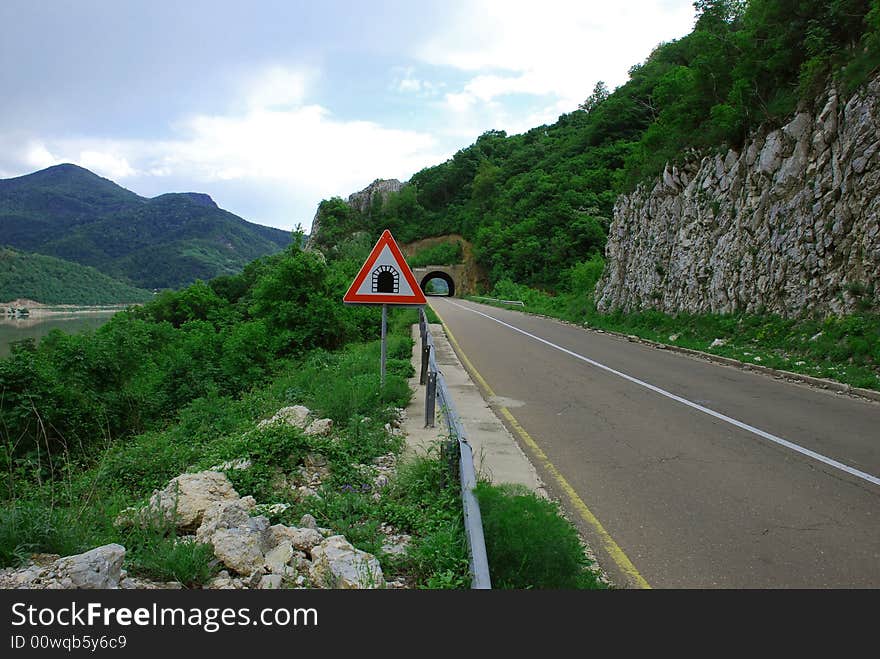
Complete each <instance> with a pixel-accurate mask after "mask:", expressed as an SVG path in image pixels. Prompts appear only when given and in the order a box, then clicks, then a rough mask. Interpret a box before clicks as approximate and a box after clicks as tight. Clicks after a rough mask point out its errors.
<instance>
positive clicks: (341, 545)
mask: <svg viewBox="0 0 880 659" xmlns="http://www.w3.org/2000/svg"><path fill="white" fill-rule="evenodd" d="M311 579H312V584H313V585H314V586H316V587H319V588H339V589H368V588H384V587H385V577H384V576H383V574H382V568H381V567H380V565H379V561H378V560H377V559H376V557H375V556H373V555H372V554H368V553H366V552H363V551H361V550H359V549H355V548H354V547H353V546H352V545H351V543H349V542H348V541H347V540H346V539H345V536H341V535H334V536H331V537H329V538H327V539H326V540H324V542H322V543H321V544H320V545H318V546H317V547H315V548H314V549H313V550H312V568H311Z"/></svg>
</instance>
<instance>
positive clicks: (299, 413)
mask: <svg viewBox="0 0 880 659" xmlns="http://www.w3.org/2000/svg"><path fill="white" fill-rule="evenodd" d="M309 414H311V410H309V408H308V407H304V406H302V405H293V406H292V407H282V408H281V409H280V410H278V411H277V412H276V413H275V414H274V415H273V416H272V417H271V418H269V419H263V420H262V421H260V422H259V423H258V424H257V427H258V428H266V427H267V426H271V425H274V424H276V423H286V424H287V425H290V426H294V427H296V428H305V427H306V425H308V418H309Z"/></svg>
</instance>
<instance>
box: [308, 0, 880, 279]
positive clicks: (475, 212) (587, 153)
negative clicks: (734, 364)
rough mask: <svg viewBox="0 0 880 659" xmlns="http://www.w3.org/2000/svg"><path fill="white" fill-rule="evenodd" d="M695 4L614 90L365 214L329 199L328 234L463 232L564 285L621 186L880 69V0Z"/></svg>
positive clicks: (494, 262) (596, 244)
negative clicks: (686, 25)
mask: <svg viewBox="0 0 880 659" xmlns="http://www.w3.org/2000/svg"><path fill="white" fill-rule="evenodd" d="M695 6H696V8H697V11H698V18H697V21H696V24H695V27H694V29H693V31H692V32H691V33H690V34H689V35H687V36H685V37H683V38H681V39H679V40H676V41H672V42H670V43H665V44H661V45H660V46H658V47H657V48H656V49H655V50H654V52H653V53H652V54H651V56H650V57H649V58H648V59H647V60H646V61H645V62H644V63H641V64H637V65H635V66H633V67H632V69H631V70H630V76H629V80H628V81H627V82H626V84H624V85H622V86H621V87H619V88H618V89H616V90H614V92H613V93H609V92H608V90H607V89H606V88H605V86H604V85H603V84H601V83H600V84H598V85H597V86H596V88H595V89H594V90H593V93H592V94H591V95H589V97H588V98H586V100H585V101H584V102H583V103H582V104H581V106H580V108H579V109H577V110H575V111H573V112H571V113H569V114H565V115H562V116H561V117H559V119H558V121H557V122H556V123H554V124H552V125H548V126H538V127H536V128H533V129H531V130H529V131H527V132H526V133H523V134H521V135H514V136H508V135H506V134H505V133H504V132H503V131H489V132H487V133H485V134H483V135H481V136H480V137H479V138H478V139H477V141H476V142H475V143H474V144H472V145H471V146H469V147H467V148H465V149H462V150H460V151H459V152H458V153H456V154H455V156H454V157H453V158H452V159H450V160H448V161H446V162H444V163H442V164H439V165H437V166H435V167H429V168H427V169H424V170H422V171H420V172H418V173H417V174H416V175H414V176H413V177H412V179H411V180H410V181H409V182H408V184H407V185H406V186H405V187H404V188H403V189H402V190H401V191H400V192H399V193H397V194H392V195H390V196H389V197H388V199H387V201H386V202H385V204H384V205H379V204H377V205H376V206H374V207H373V208H372V209H370V212H369V213H368V214H367V217H360V216H359V215H358V213H356V212H355V211H353V210H352V209H350V208H348V207H347V205H345V204H344V203H343V202H342V200H341V199H339V198H336V199H332V200H328V201H325V202H323V203H322V204H321V206H320V208H319V222H320V232H321V234H324V233H325V232H326V233H327V234H329V235H331V236H333V235H334V234H336V236H338V235H339V234H340V233H341V234H344V233H346V232H348V231H354V230H357V229H363V228H364V226H366V227H368V228H369V229H370V230H371V231H372V233H373V234H375V235H378V233H379V232H380V231H381V230H382V229H384V228H388V229H390V230H391V231H392V233H393V234H394V236H395V238H397V239H398V240H399V241H401V242H410V241H413V240H417V239H421V238H426V237H430V236H439V235H444V234H452V233H459V234H462V235H463V236H464V237H465V238H467V239H468V240H471V241H473V243H474V245H475V254H476V256H477V259H478V260H479V262H480V263H481V264H482V265H483V266H484V267H485V268H486V270H487V271H488V273H489V275H490V280H491V281H492V282H493V283H494V282H498V281H500V280H503V279H511V280H513V281H516V282H519V283H522V284H528V285H531V286H535V287H539V288H545V289H549V290H565V289H566V288H567V287H568V286H570V281H571V277H572V274H573V273H572V272H570V271H569V270H568V269H569V268H570V267H571V266H573V265H574V264H577V263H579V262H584V261H588V260H590V259H591V258H592V257H593V256H594V255H601V254H602V253H604V246H605V240H606V233H607V230H608V226H609V218H610V217H611V215H612V208H613V205H614V201H615V199H616V198H617V196H618V195H619V194H620V193H621V192H625V191H628V190H631V189H633V188H634V187H635V185H636V184H637V183H639V182H640V181H643V180H646V179H648V178H650V177H653V176H656V175H657V174H659V173H660V172H661V171H662V169H663V167H664V166H665V165H666V163H667V162H669V163H674V162H675V161H676V160H677V159H678V158H680V157H681V156H682V155H683V154H684V153H685V152H687V151H690V150H696V151H698V152H711V151H712V150H714V149H720V148H726V147H727V146H737V145H739V144H740V143H741V142H742V140H743V139H744V138H745V136H746V135H747V134H748V133H749V131H751V130H753V129H755V128H757V127H759V126H761V125H765V126H774V127H776V126H779V125H781V124H782V123H784V121H785V119H786V117H788V116H789V115H790V114H791V113H792V112H793V111H794V110H795V109H796V107H797V105H798V103H799V102H802V101H811V100H812V99H813V98H815V97H816V95H817V93H818V91H820V90H821V89H822V87H823V86H824V85H825V84H827V82H828V81H829V79H831V78H833V79H835V80H836V81H837V82H839V83H840V84H842V85H843V87H844V89H845V91H849V92H851V91H853V90H855V89H856V88H857V87H858V85H859V84H860V83H861V82H863V81H864V80H865V79H866V78H867V76H869V75H871V74H872V72H874V71H876V70H877V67H878V66H880V0H839V1H836V2H832V3H820V2H801V1H793V0H752V1H751V2H748V3H743V2H739V1H736V0H699V1H698V2H696V3H695ZM322 242H324V241H322V240H321V238H320V236H319V237H318V238H317V239H316V244H319V245H320V244H322Z"/></svg>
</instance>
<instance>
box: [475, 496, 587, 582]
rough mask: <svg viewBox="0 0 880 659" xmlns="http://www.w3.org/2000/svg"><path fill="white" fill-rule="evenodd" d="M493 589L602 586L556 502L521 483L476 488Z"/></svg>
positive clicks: (578, 538) (572, 527)
mask: <svg viewBox="0 0 880 659" xmlns="http://www.w3.org/2000/svg"><path fill="white" fill-rule="evenodd" d="M476 493H477V498H478V499H479V502H480V511H481V514H482V517H483V531H484V534H485V537H486V553H487V554H488V557H489V570H490V573H491V576H492V585H493V587H495V588H512V589H525V588H539V589H547V588H566V589H575V588H601V587H602V586H601V584H600V582H599V581H598V580H597V579H596V577H595V574H594V572H592V571H591V570H590V567H591V563H590V561H589V559H588V558H587V557H586V555H585V553H584V547H583V545H582V544H581V541H580V537H579V536H578V532H577V530H576V529H575V528H574V526H572V525H571V524H570V523H569V522H568V521H567V520H566V519H565V518H564V517H563V516H562V515H561V514H560V511H559V508H558V507H557V505H556V504H554V503H553V502H551V501H548V500H546V499H543V498H541V497H539V496H538V495H536V494H534V493H533V492H531V491H529V490H527V489H526V488H525V487H523V486H516V485H490V484H488V483H485V482H481V483H479V484H478V485H477V489H476Z"/></svg>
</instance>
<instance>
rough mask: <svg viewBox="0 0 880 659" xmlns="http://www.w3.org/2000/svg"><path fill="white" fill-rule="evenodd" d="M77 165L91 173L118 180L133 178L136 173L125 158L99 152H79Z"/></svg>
mask: <svg viewBox="0 0 880 659" xmlns="http://www.w3.org/2000/svg"><path fill="white" fill-rule="evenodd" d="M77 160H78V162H79V164H80V165H82V166H83V167H85V168H86V169H91V170H92V171H93V172H96V173H98V174H103V175H104V176H106V177H108V178H111V179H114V180H119V179H124V178H128V177H131V176H134V175H135V174H137V172H136V171H135V170H134V168H133V167H132V166H131V165H130V164H129V163H128V160H126V159H125V158H123V157H121V156H118V155H115V154H113V153H103V152H101V151H81V152H80V154H79V158H78V159H77Z"/></svg>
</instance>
